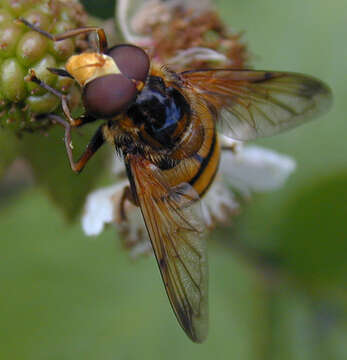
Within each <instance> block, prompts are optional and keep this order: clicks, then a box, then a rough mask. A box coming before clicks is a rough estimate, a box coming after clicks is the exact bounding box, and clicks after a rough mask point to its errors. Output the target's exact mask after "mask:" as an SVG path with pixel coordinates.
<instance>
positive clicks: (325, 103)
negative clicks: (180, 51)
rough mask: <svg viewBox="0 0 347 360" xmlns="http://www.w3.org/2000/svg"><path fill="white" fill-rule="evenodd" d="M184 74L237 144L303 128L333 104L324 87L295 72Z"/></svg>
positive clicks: (319, 82)
mask: <svg viewBox="0 0 347 360" xmlns="http://www.w3.org/2000/svg"><path fill="white" fill-rule="evenodd" d="M180 75H181V77H182V80H183V81H184V83H185V86H186V87H187V89H188V90H192V91H194V92H195V93H196V94H197V96H199V97H200V98H202V99H204V100H205V101H206V103H207V105H208V106H209V108H210V110H211V111H212V112H215V113H216V118H218V122H219V125H220V126H221V130H222V132H223V133H225V135H227V136H230V137H232V138H234V139H238V140H250V139H255V138H257V137H262V136H270V135H274V134H276V133H279V132H282V131H285V130H287V129H290V128H292V127H295V126H296V125H299V124H302V123H304V122H306V121H308V120H310V119H312V118H314V117H316V116H317V115H319V114H321V113H323V112H324V111H325V110H327V109H328V108H329V106H330V104H331V99H332V96H331V91H330V89H329V88H328V87H327V86H326V85H325V84H324V83H323V82H321V81H320V80H317V79H315V78H313V77H310V76H307V75H301V74H296V73H285V72H271V71H253V70H229V69H226V70H225V69H216V70H198V71H186V72H183V73H181V74H180Z"/></svg>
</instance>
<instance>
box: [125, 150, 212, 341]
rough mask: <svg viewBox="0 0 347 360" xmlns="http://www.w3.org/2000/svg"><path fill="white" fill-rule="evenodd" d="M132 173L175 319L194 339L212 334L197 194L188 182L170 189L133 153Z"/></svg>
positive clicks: (129, 164)
mask: <svg viewBox="0 0 347 360" xmlns="http://www.w3.org/2000/svg"><path fill="white" fill-rule="evenodd" d="M126 163H127V168H128V175H129V179H130V182H131V184H132V186H133V187H134V188H135V190H136V196H137V201H138V203H139V205H140V208H141V211H142V215H143V218H144V221H145V224H146V227H147V231H148V233H149V236H150V239H151V242H152V246H153V249H154V252H155V256H156V259H157V262H158V266H159V269H160V272H161V275H162V279H163V281H164V285H165V288H166V292H167V295H168V297H169V299H170V302H171V305H172V308H173V310H174V312H175V314H176V317H177V319H178V321H179V323H180V325H181V326H182V328H183V329H184V331H185V332H186V333H187V335H188V336H189V337H190V338H191V339H192V340H193V341H195V342H202V341H203V340H204V339H205V338H206V335H207V328H208V310H207V255H206V243H205V240H204V237H203V232H204V224H203V222H202V220H201V219H202V217H201V215H200V213H199V211H198V209H199V206H198V203H199V202H198V196H197V194H196V192H195V190H194V189H193V188H192V187H191V186H190V185H189V184H181V185H179V186H177V187H169V186H168V184H167V182H166V181H165V177H164V176H163V172H161V171H160V170H159V169H158V168H157V167H156V166H155V165H153V164H151V163H150V162H148V161H147V160H145V159H143V158H142V157H140V156H135V155H132V156H128V157H127V160H126Z"/></svg>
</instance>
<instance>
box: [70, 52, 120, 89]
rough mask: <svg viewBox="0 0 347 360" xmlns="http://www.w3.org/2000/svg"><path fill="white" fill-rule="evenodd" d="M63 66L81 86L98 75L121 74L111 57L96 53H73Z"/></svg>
mask: <svg viewBox="0 0 347 360" xmlns="http://www.w3.org/2000/svg"><path fill="white" fill-rule="evenodd" d="M65 68H66V70H67V71H68V72H69V73H70V74H71V75H72V76H73V77H74V78H75V80H76V81H77V82H78V83H79V84H80V85H81V86H82V87H83V86H84V85H86V84H88V83H89V82H90V81H92V80H94V79H96V78H98V77H100V76H104V75H110V74H121V71H120V70H119V68H118V66H117V64H116V63H115V61H114V60H113V58H111V57H110V56H108V55H105V54H98V53H84V54H80V55H73V56H71V57H70V58H69V60H68V61H67V63H66V65H65Z"/></svg>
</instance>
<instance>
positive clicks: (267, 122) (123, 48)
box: [19, 19, 331, 342]
mask: <svg viewBox="0 0 347 360" xmlns="http://www.w3.org/2000/svg"><path fill="white" fill-rule="evenodd" d="M19 20H20V21H21V22H23V23H24V24H25V25H27V26H28V27H30V28H31V29H32V30H35V31H37V32H39V33H40V34H42V35H43V36H46V37H48V38H49V39H51V40H52V41H60V40H64V39H67V38H70V37H73V36H76V35H80V34H86V33H90V32H94V33H96V35H97V39H98V50H97V51H95V52H89V53H82V54H79V55H73V56H71V57H70V58H69V59H68V61H67V63H66V66H65V70H63V69H53V68H50V69H49V70H50V71H51V72H52V73H55V74H57V75H59V76H66V77H70V78H73V79H74V80H75V81H77V82H78V84H79V85H80V86H81V88H82V99H83V104H84V107H85V114H84V115H82V116H81V117H79V118H77V119H74V118H73V117H72V116H71V113H70V110H69V104H68V101H67V98H66V96H65V95H63V94H61V93H60V92H58V91H57V90H55V89H53V88H51V87H50V86H48V85H47V84H45V83H44V82H42V81H41V80H40V79H38V78H37V77H36V75H35V73H34V72H33V71H31V73H30V80H31V81H33V82H35V83H37V84H38V85H39V86H41V87H42V88H44V89H46V90H48V91H49V92H51V93H53V94H55V95H56V96H58V97H59V98H60V100H61V104H62V109H63V112H64V114H65V116H66V119H63V118H61V117H58V116H57V115H55V114H47V117H49V118H51V119H52V120H54V121H55V122H58V123H60V124H61V125H63V126H64V127H65V146H66V151H67V154H68V158H69V161H70V165H71V168H72V170H73V171H75V172H80V171H81V170H82V169H83V168H84V166H85V165H86V163H87V162H88V160H89V159H90V158H91V157H92V156H93V154H94V153H95V152H96V151H97V150H98V149H99V148H100V147H101V146H102V145H103V144H104V143H105V142H109V143H111V144H112V145H113V146H114V147H115V149H116V151H117V152H118V153H119V154H120V155H121V156H122V158H123V161H124V163H125V167H126V172H127V176H128V179H129V183H130V186H129V187H127V188H126V190H125V191H124V193H123V196H122V202H121V208H120V213H121V214H123V217H125V212H124V208H123V206H124V203H125V201H131V202H132V203H134V204H135V205H137V206H139V207H140V209H141V212H142V215H143V219H144V222H145V225H146V228H147V231H148V234H149V237H150V239H151V242H152V247H153V249H154V253H155V256H156V259H157V263H158V266H159V269H160V272H161V276H162V279H163V282H164V285H165V289H166V292H167V295H168V297H169V300H170V303H171V306H172V308H173V310H174V312H175V315H176V317H177V320H178V322H179V323H180V325H181V327H182V328H183V329H184V331H185V332H186V333H187V335H188V336H189V337H190V338H191V339H192V340H193V341H195V342H202V341H203V340H204V339H205V338H206V335H207V327H208V312H207V256H206V246H205V241H204V238H203V232H204V222H203V220H202V217H201V215H200V214H199V211H198V207H197V206H196V205H197V204H198V200H199V199H200V198H201V197H202V196H203V195H204V194H205V192H206V191H207V190H208V188H209V186H210V185H211V183H212V182H213V178H214V176H215V174H216V172H217V169H218V163H219V158H220V151H221V146H220V143H219V138H218V132H217V127H218V128H220V129H221V131H223V133H224V134H225V135H227V136H230V137H231V138H233V139H238V140H242V141H244V140H250V139H255V138H258V137H261V136H270V135H274V134H277V133H280V132H282V131H285V130H287V129H290V128H292V127H294V126H296V125H300V124H302V123H304V122H306V121H308V120H310V119H311V118H313V117H316V116H317V115H318V114H321V113H322V112H323V111H324V110H325V109H327V108H328V107H329V104H330V102H331V91H330V89H329V88H328V87H327V86H326V85H325V84H324V83H322V82H321V81H319V80H317V79H315V78H312V77H310V76H306V75H301V74H296V73H288V72H276V71H254V70H232V69H203V70H201V69H200V70H190V71H184V72H181V73H175V72H173V71H170V70H169V69H168V68H167V67H165V66H163V65H161V64H158V63H156V62H155V61H151V60H150V58H149V56H148V55H147V53H146V52H145V51H144V50H143V49H141V48H139V47H137V46H134V45H130V44H122V45H117V46H114V47H112V48H108V47H107V39H106V36H105V33H104V30H103V29H102V28H98V27H86V28H79V29H74V30H70V31H67V32H65V33H62V34H60V35H51V34H50V33H47V32H46V31H43V30H42V29H40V28H37V27H36V26H35V25H33V24H31V23H29V22H27V21H26V20H25V19H19ZM98 119H106V120H105V122H104V123H103V124H102V125H101V126H100V127H99V129H98V130H97V131H96V133H95V134H94V136H93V138H92V139H91V141H90V142H89V144H88V146H87V148H86V150H85V152H84V153H83V154H82V156H81V157H80V159H79V160H78V161H77V162H75V161H74V159H73V154H72V149H71V146H70V145H71V129H72V128H73V127H79V126H82V125H84V124H87V123H90V122H92V121H95V120H98Z"/></svg>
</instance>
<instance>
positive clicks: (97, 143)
mask: <svg viewBox="0 0 347 360" xmlns="http://www.w3.org/2000/svg"><path fill="white" fill-rule="evenodd" d="M47 117H48V118H50V119H52V120H53V121H55V122H56V123H58V124H60V125H62V126H63V127H64V128H65V136H64V142H65V148H66V152H67V156H68V158H69V162H70V165H71V169H72V170H73V171H75V172H81V171H82V170H83V168H84V166H85V165H86V163H87V162H88V160H89V159H90V158H91V157H92V156H93V155H94V154H95V153H96V152H97V151H98V149H99V148H100V147H101V146H102V145H103V144H104V143H105V137H104V133H103V127H104V125H101V126H100V127H99V128H98V130H97V131H96V132H95V134H94V135H93V137H92V139H91V140H90V142H89V144H88V145H87V148H86V150H85V151H84V152H83V154H82V155H81V157H80V158H79V159H78V161H77V162H75V161H74V159H73V154H72V147H71V125H70V124H69V122H68V121H66V120H65V119H63V118H61V117H60V116H58V115H54V114H48V115H47Z"/></svg>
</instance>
